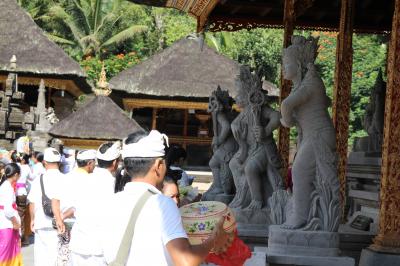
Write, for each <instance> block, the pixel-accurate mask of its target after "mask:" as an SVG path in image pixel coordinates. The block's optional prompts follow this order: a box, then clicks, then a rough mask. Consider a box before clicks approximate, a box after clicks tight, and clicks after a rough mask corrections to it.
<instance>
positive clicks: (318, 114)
mask: <svg viewBox="0 0 400 266" xmlns="http://www.w3.org/2000/svg"><path fill="white" fill-rule="evenodd" d="M317 43H318V39H314V38H313V37H309V38H307V39H306V38H305V37H303V36H293V37H292V45H290V46H289V47H288V48H287V49H285V50H284V52H283V76H284V78H285V79H288V80H291V81H292V82H293V89H292V92H291V93H290V95H289V96H288V97H287V98H286V99H285V100H284V101H283V102H282V104H281V115H282V118H281V123H282V125H283V126H285V127H292V126H296V127H297V130H298V133H299V139H298V144H297V147H298V150H297V155H296V158H295V160H294V162H293V168H292V177H293V208H292V213H291V214H290V215H289V217H288V218H287V220H286V222H285V223H284V224H283V226H282V227H283V228H285V229H298V228H303V229H304V230H323V231H329V232H336V231H337V230H338V227H339V216H340V202H339V180H338V177H337V155H336V150H335V149H336V148H335V147H336V144H335V130H334V127H333V123H332V120H331V118H330V116H329V113H328V107H329V106H330V104H331V101H330V99H329V98H328V96H327V95H326V92H325V86H324V83H323V81H322V79H321V77H320V76H319V74H318V72H317V70H316V68H315V65H314V61H315V59H316V56H317V50H318V44H317Z"/></svg>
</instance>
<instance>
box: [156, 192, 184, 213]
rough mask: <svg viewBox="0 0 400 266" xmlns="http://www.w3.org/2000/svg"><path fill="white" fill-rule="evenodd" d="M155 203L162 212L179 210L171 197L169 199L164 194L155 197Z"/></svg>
mask: <svg viewBox="0 0 400 266" xmlns="http://www.w3.org/2000/svg"><path fill="white" fill-rule="evenodd" d="M153 201H154V203H156V204H157V205H158V207H159V210H160V211H161V212H170V211H171V210H172V209H173V210H176V209H178V207H177V206H176V203H175V202H174V201H173V200H172V199H171V198H170V197H167V196H165V195H163V194H156V195H154V196H153Z"/></svg>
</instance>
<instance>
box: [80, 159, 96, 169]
mask: <svg viewBox="0 0 400 266" xmlns="http://www.w3.org/2000/svg"><path fill="white" fill-rule="evenodd" d="M90 161H93V160H92V159H90V160H76V164H77V165H78V167H79V168H81V167H85V166H87V165H88V164H89V162H90Z"/></svg>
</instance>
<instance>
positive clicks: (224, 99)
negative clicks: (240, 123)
mask: <svg viewBox="0 0 400 266" xmlns="http://www.w3.org/2000/svg"><path fill="white" fill-rule="evenodd" d="M208 112H210V113H211V115H212V121H213V131H214V137H213V140H212V149H213V156H212V157H211V159H210V162H209V165H210V168H211V171H212V173H213V178H214V181H213V183H212V185H211V187H210V189H209V190H208V191H207V192H206V193H204V195H203V197H202V200H216V201H221V202H224V203H225V204H229V203H230V202H231V200H232V199H233V196H234V192H235V185H234V183H233V177H232V172H231V170H230V169H229V161H230V160H231V158H232V156H233V155H234V154H235V153H236V151H237V146H238V145H237V143H236V141H235V139H234V138H233V135H232V131H231V122H232V120H233V119H234V116H235V114H234V112H233V111H232V100H231V98H230V97H229V93H228V91H223V90H221V88H220V87H219V86H218V88H217V90H215V91H213V93H212V94H211V96H210V99H209V105H208Z"/></svg>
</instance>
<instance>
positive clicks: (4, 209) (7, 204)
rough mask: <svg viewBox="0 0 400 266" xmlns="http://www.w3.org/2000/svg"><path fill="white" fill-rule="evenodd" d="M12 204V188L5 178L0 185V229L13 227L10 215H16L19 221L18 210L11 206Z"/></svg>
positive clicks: (13, 202) (13, 199)
mask: <svg viewBox="0 0 400 266" xmlns="http://www.w3.org/2000/svg"><path fill="white" fill-rule="evenodd" d="M13 204H15V194H14V189H13V187H12V186H11V183H10V182H9V181H8V180H6V181H4V182H3V184H1V186H0V206H1V207H0V229H5V228H13V225H12V222H11V218H12V217H16V218H17V220H18V221H19V219H20V218H19V215H18V212H17V211H16V210H15V209H14V208H13V206H12V205H13Z"/></svg>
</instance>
